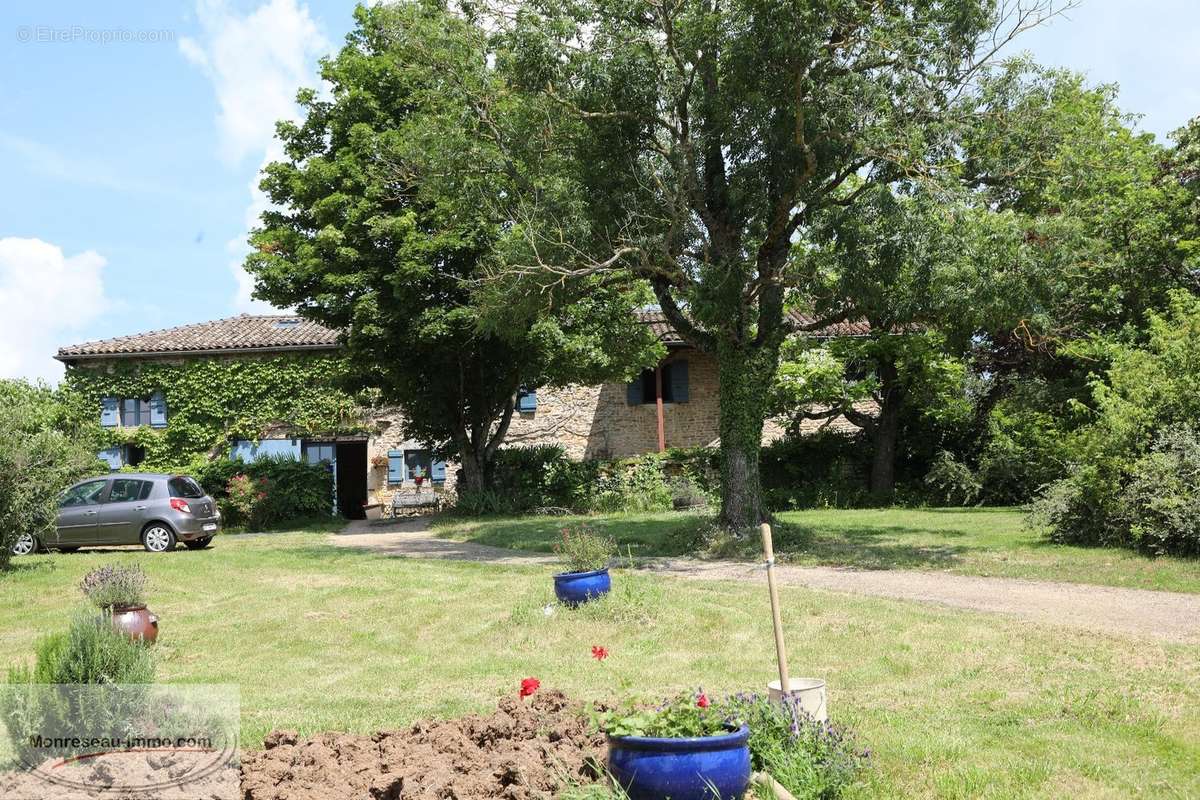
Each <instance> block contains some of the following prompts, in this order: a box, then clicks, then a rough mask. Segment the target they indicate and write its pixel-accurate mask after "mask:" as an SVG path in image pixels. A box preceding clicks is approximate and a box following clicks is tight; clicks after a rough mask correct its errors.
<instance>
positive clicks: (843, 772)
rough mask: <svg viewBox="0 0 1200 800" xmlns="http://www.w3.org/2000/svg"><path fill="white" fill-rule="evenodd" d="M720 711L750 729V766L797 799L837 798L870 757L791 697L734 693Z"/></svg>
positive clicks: (845, 733)
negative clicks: (775, 698)
mask: <svg viewBox="0 0 1200 800" xmlns="http://www.w3.org/2000/svg"><path fill="white" fill-rule="evenodd" d="M722 707H723V708H724V709H725V710H726V713H727V714H729V715H730V716H731V717H734V718H736V719H739V720H741V721H742V722H744V723H745V724H746V725H747V726H748V727H749V728H750V758H751V766H752V768H753V769H754V770H755V771H756V772H765V773H767V774H768V775H770V776H771V777H773V778H774V779H775V780H776V781H778V782H779V784H780V785H781V786H783V788H785V789H787V790H788V791H789V792H791V794H792V795H793V796H794V797H796V798H797V800H832V798H837V797H840V796H841V794H842V792H843V790H844V789H845V788H846V787H847V786H849V785H850V784H851V783H852V782H853V781H854V778H855V776H856V775H857V774H858V772H859V771H860V770H861V769H862V768H863V767H864V765H865V764H866V763H867V761H868V759H869V758H870V753H869V752H868V751H866V750H861V749H860V748H859V747H858V746H857V745H856V742H855V739H854V736H853V735H852V734H851V733H850V732H848V731H846V730H844V729H842V728H839V727H837V726H836V725H832V724H830V723H828V722H817V721H816V720H814V719H813V718H812V717H810V716H809V715H808V714H806V713H805V712H804V711H803V709H801V708H800V706H799V703H798V701H797V700H796V699H794V698H789V699H785V700H782V701H773V700H771V699H770V698H769V697H765V696H763V695H758V694H737V695H734V696H733V697H730V698H729V699H728V700H726V701H724V702H723V703H722Z"/></svg>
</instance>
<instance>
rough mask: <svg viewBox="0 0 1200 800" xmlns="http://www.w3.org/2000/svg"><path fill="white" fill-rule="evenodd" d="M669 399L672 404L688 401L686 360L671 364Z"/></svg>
mask: <svg viewBox="0 0 1200 800" xmlns="http://www.w3.org/2000/svg"><path fill="white" fill-rule="evenodd" d="M671 397H672V398H673V400H672V402H675V403H686V402H687V401H688V367H687V360H686V359H682V358H681V359H679V360H678V361H672V362H671Z"/></svg>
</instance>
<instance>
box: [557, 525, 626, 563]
mask: <svg viewBox="0 0 1200 800" xmlns="http://www.w3.org/2000/svg"><path fill="white" fill-rule="evenodd" d="M560 534H561V537H562V538H561V540H560V541H559V542H558V543H557V544H555V545H554V553H555V555H557V556H558V558H559V560H560V561H561V562H562V564H563V570H564V571H565V572H592V571H593V570H598V569H604V568H605V567H607V566H608V563H609V562H610V561H611V560H612V559H613V557H614V556H616V554H617V542H616V540H615V539H613V538H612V537H609V536H601V535H600V534H598V533H596V531H595V530H594V529H592V528H591V527H590V526H588V525H580V526H578V527H576V528H574V529H572V528H563V529H562V530H561V531H560Z"/></svg>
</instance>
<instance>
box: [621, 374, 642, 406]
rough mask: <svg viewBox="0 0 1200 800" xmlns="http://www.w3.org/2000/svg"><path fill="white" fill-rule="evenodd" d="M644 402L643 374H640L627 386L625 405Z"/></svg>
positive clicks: (636, 404)
mask: <svg viewBox="0 0 1200 800" xmlns="http://www.w3.org/2000/svg"><path fill="white" fill-rule="evenodd" d="M641 404H642V376H641V375H638V376H637V377H636V378H634V379H633V380H632V381H630V383H629V385H627V386H626V387H625V405H627V406H640V405H641Z"/></svg>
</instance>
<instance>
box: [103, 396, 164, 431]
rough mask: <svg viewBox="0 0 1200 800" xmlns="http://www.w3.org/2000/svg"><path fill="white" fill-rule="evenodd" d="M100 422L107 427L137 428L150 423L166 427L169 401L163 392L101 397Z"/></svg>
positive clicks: (154, 425)
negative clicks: (143, 395)
mask: <svg viewBox="0 0 1200 800" xmlns="http://www.w3.org/2000/svg"><path fill="white" fill-rule="evenodd" d="M100 424H101V425H103V426H104V427H106V428H115V427H117V426H118V425H119V426H121V427H122V428H136V427H138V426H140V425H149V426H151V427H154V428H165V427H166V425H167V401H166V399H165V398H164V397H163V393H162V392H155V393H154V394H152V395H150V396H149V397H102V398H100Z"/></svg>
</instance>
